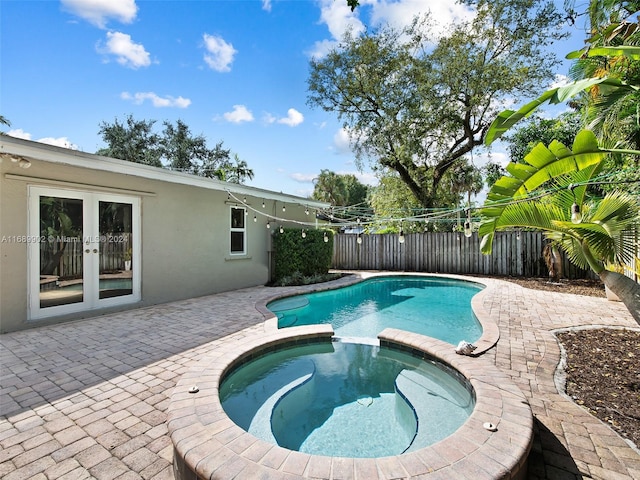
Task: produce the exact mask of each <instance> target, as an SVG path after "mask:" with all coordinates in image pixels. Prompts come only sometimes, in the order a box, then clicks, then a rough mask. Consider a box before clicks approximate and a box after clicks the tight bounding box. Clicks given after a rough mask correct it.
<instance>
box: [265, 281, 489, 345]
mask: <svg viewBox="0 0 640 480" xmlns="http://www.w3.org/2000/svg"><path fill="white" fill-rule="evenodd" d="M482 288H483V286H482V285H479V284H476V283H472V282H466V281H462V280H454V279H446V278H435V277H418V276H415V277H410V276H401V277H398V276H396V277H378V278H374V279H369V280H365V281H364V282H360V283H357V284H355V285H351V286H348V287H343V288H338V289H335V290H328V291H324V292H315V293H311V294H304V295H297V296H294V297H288V298H283V299H280V300H275V301H273V302H270V303H269V304H268V305H267V308H268V309H269V310H270V311H272V312H273V313H274V314H275V315H276V316H277V317H278V328H285V327H290V326H297V325H311V324H316V323H329V324H331V325H332V326H333V329H334V331H335V334H336V335H337V336H340V337H371V338H375V337H377V335H378V334H379V333H380V332H381V331H382V330H384V329H385V328H387V327H393V328H399V329H402V330H407V331H410V332H415V333H420V334H422V335H428V336H430V337H434V338H437V339H439V340H442V341H445V342H448V343H451V344H454V345H455V344H458V343H459V342H460V341H461V340H466V341H468V342H474V341H476V340H477V339H479V338H480V336H481V335H482V327H481V326H480V323H479V322H478V320H477V318H476V317H475V315H474V313H473V310H472V309H471V298H472V297H473V296H474V295H475V294H476V293H478V292H479V291H480V290H481V289H482Z"/></svg>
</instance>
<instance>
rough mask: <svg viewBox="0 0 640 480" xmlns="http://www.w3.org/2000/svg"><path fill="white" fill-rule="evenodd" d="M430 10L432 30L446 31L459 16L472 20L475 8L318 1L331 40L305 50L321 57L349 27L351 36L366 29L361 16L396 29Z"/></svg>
mask: <svg viewBox="0 0 640 480" xmlns="http://www.w3.org/2000/svg"><path fill="white" fill-rule="evenodd" d="M427 12H431V19H432V21H433V23H434V30H435V31H436V32H437V31H438V30H441V31H443V32H444V31H445V29H450V27H451V25H452V24H453V23H454V22H456V21H458V20H460V19H471V18H472V17H473V15H474V11H473V10H472V9H471V8H469V7H467V6H465V5H462V4H460V3H458V2H442V1H437V0H361V1H360V6H359V7H358V8H356V9H355V11H353V12H352V11H351V8H350V7H349V6H348V5H347V2H346V1H336V0H320V20H319V23H321V24H325V25H326V26H327V28H328V29H329V33H330V35H331V38H330V39H325V40H322V41H318V42H316V43H315V44H314V46H313V48H312V49H311V50H310V51H309V52H308V53H309V55H310V56H312V57H313V58H322V57H323V56H325V55H326V54H327V53H328V52H329V50H331V49H332V48H335V47H336V46H337V45H338V42H339V41H340V40H342V38H343V36H344V34H345V32H347V31H348V30H349V29H350V30H351V31H352V32H353V34H354V35H358V34H360V33H362V32H364V31H365V28H366V27H365V23H364V22H363V21H362V20H361V19H360V17H361V16H364V15H367V16H368V23H369V24H370V25H372V26H378V25H383V24H389V25H391V26H393V27H395V28H402V27H404V26H407V25H409V24H410V23H411V22H412V21H413V19H414V17H415V16H416V15H421V14H426V13H427Z"/></svg>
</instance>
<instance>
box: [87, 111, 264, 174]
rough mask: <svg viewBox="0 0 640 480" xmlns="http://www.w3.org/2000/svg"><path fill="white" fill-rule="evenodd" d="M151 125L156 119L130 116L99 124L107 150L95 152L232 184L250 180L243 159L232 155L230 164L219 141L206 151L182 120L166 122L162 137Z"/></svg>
mask: <svg viewBox="0 0 640 480" xmlns="http://www.w3.org/2000/svg"><path fill="white" fill-rule="evenodd" d="M154 124H155V120H141V121H138V120H135V119H134V118H133V117H132V116H131V115H129V116H128V117H127V119H126V122H124V123H120V122H119V121H118V119H117V118H116V119H115V121H114V123H113V124H109V123H107V122H102V123H101V124H100V135H102V139H103V140H104V142H105V143H106V144H107V147H105V148H102V149H100V150H98V151H97V152H96V153H97V154H98V155H104V156H107V157H112V158H119V159H121V160H127V161H129V162H135V163H142V164H145V165H152V166H154V167H165V168H169V169H172V170H176V171H180V172H185V173H191V174H193V175H200V176H203V177H208V178H217V179H218V180H226V181H229V182H233V183H243V182H244V181H245V180H246V179H252V178H253V170H251V169H249V168H248V166H247V163H246V162H245V161H244V160H240V159H239V158H238V156H237V155H234V162H235V163H234V162H232V161H231V156H230V154H231V151H230V150H228V149H224V148H222V142H219V143H218V144H216V146H215V147H214V148H209V147H208V146H207V140H206V138H205V137H204V136H203V135H196V136H194V135H193V134H192V133H191V131H190V130H189V127H188V126H187V125H186V124H185V123H184V122H183V121H182V120H178V121H177V122H176V124H175V125H173V124H172V123H171V122H168V121H165V122H164V123H163V124H164V129H163V131H162V134H157V133H154V131H153V127H154Z"/></svg>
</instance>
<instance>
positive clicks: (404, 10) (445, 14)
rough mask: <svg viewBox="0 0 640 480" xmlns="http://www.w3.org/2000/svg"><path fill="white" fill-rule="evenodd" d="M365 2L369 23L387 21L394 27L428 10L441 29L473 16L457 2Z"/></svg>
mask: <svg viewBox="0 0 640 480" xmlns="http://www.w3.org/2000/svg"><path fill="white" fill-rule="evenodd" d="M367 3H368V4H369V5H371V23H372V24H374V25H381V24H384V23H389V24H390V25H393V26H395V27H404V26H405V25H409V24H410V23H411V21H412V20H413V18H414V17H415V16H416V15H421V14H425V13H427V12H430V13H431V18H432V19H433V21H434V22H435V23H436V25H438V26H440V27H441V28H440V29H442V28H446V27H450V26H451V24H453V23H455V22H457V21H459V20H462V19H466V20H471V18H472V17H473V16H474V12H473V10H471V9H470V8H469V7H467V6H465V5H462V4H461V3H459V2H442V1H436V0H400V1H388V0H368V1H367ZM436 30H438V29H437V28H436Z"/></svg>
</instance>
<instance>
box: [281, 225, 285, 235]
mask: <svg viewBox="0 0 640 480" xmlns="http://www.w3.org/2000/svg"><path fill="white" fill-rule="evenodd" d="M280 233H284V228H282V225H280Z"/></svg>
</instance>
